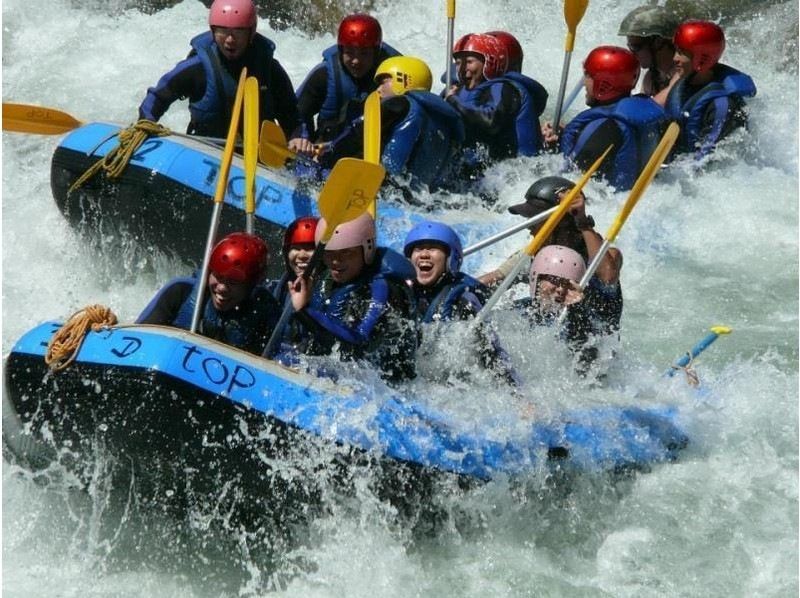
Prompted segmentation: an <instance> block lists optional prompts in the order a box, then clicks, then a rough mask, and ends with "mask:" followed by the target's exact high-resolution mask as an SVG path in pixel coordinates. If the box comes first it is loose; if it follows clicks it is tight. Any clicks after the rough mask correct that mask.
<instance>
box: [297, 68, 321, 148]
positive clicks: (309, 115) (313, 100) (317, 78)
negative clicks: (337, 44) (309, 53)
mask: <svg viewBox="0 0 800 598" xmlns="http://www.w3.org/2000/svg"><path fill="white" fill-rule="evenodd" d="M327 95H328V70H327V69H326V68H325V63H324V62H323V63H321V64H318V65H317V66H316V67H314V69H313V70H312V71H311V72H310V73H309V74H308V75H307V76H306V78H305V80H304V81H303V82H302V83H301V84H300V88H299V89H298V90H297V111H298V112H299V113H300V119H301V120H302V121H303V122H304V123H306V124H308V125H310V127H311V128H310V129H309V131H310V132H311V134H312V135H311V138H312V139H316V134H317V131H316V128H315V125H314V117H315V116H316V115H317V114H319V111H320V110H322V105H323V104H324V103H325V98H326V97H327Z"/></svg>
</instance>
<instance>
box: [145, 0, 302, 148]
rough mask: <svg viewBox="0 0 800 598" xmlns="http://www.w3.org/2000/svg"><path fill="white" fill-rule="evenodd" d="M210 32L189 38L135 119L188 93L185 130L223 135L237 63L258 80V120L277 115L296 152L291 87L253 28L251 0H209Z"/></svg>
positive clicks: (158, 112) (298, 137) (157, 112)
mask: <svg viewBox="0 0 800 598" xmlns="http://www.w3.org/2000/svg"><path fill="white" fill-rule="evenodd" d="M208 24H209V26H210V31H206V32H205V33H201V34H200V35H197V36H196V37H195V38H194V39H192V41H191V46H192V50H191V52H190V53H189V56H188V57H187V58H186V59H185V60H183V61H181V62H179V63H178V64H177V65H176V66H175V68H174V69H172V70H171V71H170V72H168V73H167V74H165V75H164V76H163V77H161V79H159V81H158V83H156V85H155V87H151V88H149V89H148V90H147V95H146V97H145V98H144V100H143V101H142V103H141V105H140V106H139V118H140V119H148V120H152V121H158V120H159V119H160V118H161V117H162V116H163V114H164V113H165V112H166V111H167V109H168V108H169V107H170V105H172V103H173V102H175V100H178V99H182V98H189V113H190V115H191V120H190V121H189V126H188V128H187V131H186V132H187V133H189V134H190V135H204V136H210V137H220V138H224V137H225V136H226V134H227V132H228V128H229V124H230V118H231V106H232V104H233V99H234V97H235V95H236V89H237V81H238V80H239V74H240V73H241V71H242V68H245V67H246V68H247V73H248V75H250V76H254V77H256V79H258V85H259V90H260V97H259V111H260V115H259V122H261V121H264V120H277V121H278V123H279V124H280V126H281V128H282V129H283V132H284V134H285V135H286V137H287V139H290V141H289V148H290V149H292V150H294V151H297V150H298V149H300V148H301V147H302V146H303V145H304V143H307V142H304V141H303V140H302V137H303V136H304V128H303V126H302V123H301V121H300V116H299V113H298V111H297V99H296V98H295V95H294V87H292V82H291V80H290V79H289V76H288V75H287V74H286V71H285V70H284V69H283V67H282V66H281V65H280V63H279V62H278V61H277V60H276V59H275V58H274V53H275V44H274V43H273V42H272V41H271V40H269V39H267V38H266V37H264V36H263V35H261V34H260V33H257V32H256V26H257V24H258V15H257V13H256V7H255V5H254V4H253V2H252V1H251V0H214V2H213V3H212V4H211V9H210V11H209V15H208Z"/></svg>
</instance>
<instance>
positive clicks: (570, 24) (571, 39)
mask: <svg viewBox="0 0 800 598" xmlns="http://www.w3.org/2000/svg"><path fill="white" fill-rule="evenodd" d="M588 5H589V0H564V21H565V22H566V24H567V37H566V39H565V41H564V65H563V66H562V67H561V84H560V85H559V87H558V99H557V100H556V112H555V116H554V117H553V130H554V131H558V125H559V122H560V121H561V108H562V106H563V105H564V92H565V91H566V87H567V78H568V77H569V63H570V60H571V59H572V50H573V48H574V47H575V31H576V29H577V28H578V23H580V22H581V19H582V18H583V14H584V13H585V12H586V7H587V6H588Z"/></svg>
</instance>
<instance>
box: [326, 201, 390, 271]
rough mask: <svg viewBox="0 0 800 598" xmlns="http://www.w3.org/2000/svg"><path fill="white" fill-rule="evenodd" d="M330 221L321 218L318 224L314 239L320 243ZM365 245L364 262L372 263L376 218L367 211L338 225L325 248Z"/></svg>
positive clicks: (374, 248)
mask: <svg viewBox="0 0 800 598" xmlns="http://www.w3.org/2000/svg"><path fill="white" fill-rule="evenodd" d="M327 227H328V223H327V222H325V219H324V218H320V220H319V223H318V224H317V230H316V232H315V234H314V240H315V241H316V242H317V243H319V242H320V239H322V235H323V234H325V229H326V228H327ZM359 246H361V247H363V248H364V263H365V264H371V263H372V261H373V260H374V259H375V250H376V246H375V220H373V219H372V216H371V215H370V214H369V213H368V212H365V213H364V214H361V216H359V217H358V218H356V219H354V220H350V221H349V222H343V223H342V224H340V225H339V226H337V227H336V230H334V231H333V235H331V239H330V241H328V243H327V244H326V245H325V249H330V250H337V249H347V248H349V247H359Z"/></svg>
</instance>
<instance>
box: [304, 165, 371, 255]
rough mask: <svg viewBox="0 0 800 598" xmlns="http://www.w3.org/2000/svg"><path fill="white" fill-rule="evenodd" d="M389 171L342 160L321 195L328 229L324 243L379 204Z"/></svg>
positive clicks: (320, 210)
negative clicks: (339, 229)
mask: <svg viewBox="0 0 800 598" xmlns="http://www.w3.org/2000/svg"><path fill="white" fill-rule="evenodd" d="M385 175H386V170H385V169H384V168H383V166H381V165H380V164H373V163H372V162H366V161H364V160H359V159H357V158H342V159H341V160H339V161H338V162H336V165H335V166H334V167H333V170H331V173H330V175H328V178H327V179H326V180H325V185H324V186H323V187H322V191H321V192H320V194H319V204H318V207H319V213H320V215H321V216H322V217H323V218H324V219H325V222H326V223H327V226H326V227H325V232H324V233H323V235H322V239H321V242H322V243H327V242H328V241H329V240H330V238H331V235H333V231H334V230H335V229H336V227H337V226H339V225H340V224H341V223H342V222H348V221H350V220H353V219H354V218H358V217H359V216H361V214H363V213H364V212H366V211H367V210H368V209H369V207H370V205H372V204H374V202H375V195H376V194H377V193H378V189H380V187H381V183H382V182H383V177H384V176H385Z"/></svg>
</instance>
